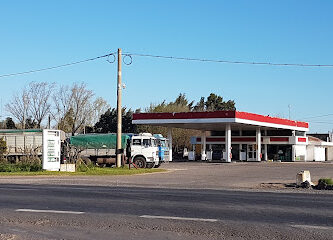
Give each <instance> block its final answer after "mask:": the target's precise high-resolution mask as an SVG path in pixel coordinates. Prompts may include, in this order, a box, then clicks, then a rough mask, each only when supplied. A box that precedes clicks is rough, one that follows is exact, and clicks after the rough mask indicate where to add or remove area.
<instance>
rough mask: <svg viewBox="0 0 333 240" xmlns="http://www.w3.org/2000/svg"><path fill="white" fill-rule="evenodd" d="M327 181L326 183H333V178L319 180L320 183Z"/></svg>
mask: <svg viewBox="0 0 333 240" xmlns="http://www.w3.org/2000/svg"><path fill="white" fill-rule="evenodd" d="M322 183H326V185H333V180H332V179H331V178H321V179H319V180H318V185H319V184H322Z"/></svg>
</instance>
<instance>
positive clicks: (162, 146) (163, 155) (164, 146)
mask: <svg viewBox="0 0 333 240" xmlns="http://www.w3.org/2000/svg"><path fill="white" fill-rule="evenodd" d="M154 137H155V138H156V140H157V145H158V157H159V159H160V162H161V163H162V162H167V161H169V160H170V159H169V152H170V151H169V141H168V139H167V138H165V137H163V135H162V134H154Z"/></svg>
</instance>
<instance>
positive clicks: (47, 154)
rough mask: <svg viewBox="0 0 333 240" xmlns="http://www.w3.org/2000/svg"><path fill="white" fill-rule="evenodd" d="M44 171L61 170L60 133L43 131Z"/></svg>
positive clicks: (57, 131)
mask: <svg viewBox="0 0 333 240" xmlns="http://www.w3.org/2000/svg"><path fill="white" fill-rule="evenodd" d="M43 169H44V170H49V171H59V170H60V131H59V130H48V129H44V130H43Z"/></svg>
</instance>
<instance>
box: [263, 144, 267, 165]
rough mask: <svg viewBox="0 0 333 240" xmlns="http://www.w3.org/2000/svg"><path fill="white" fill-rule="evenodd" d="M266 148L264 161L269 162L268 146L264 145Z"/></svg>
mask: <svg viewBox="0 0 333 240" xmlns="http://www.w3.org/2000/svg"><path fill="white" fill-rule="evenodd" d="M264 148H265V154H264V160H265V161H268V153H267V144H265V145H264Z"/></svg>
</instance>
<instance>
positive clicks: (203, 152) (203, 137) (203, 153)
mask: <svg viewBox="0 0 333 240" xmlns="http://www.w3.org/2000/svg"><path fill="white" fill-rule="evenodd" d="M201 143H202V146H201V160H207V155H206V131H201Z"/></svg>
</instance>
